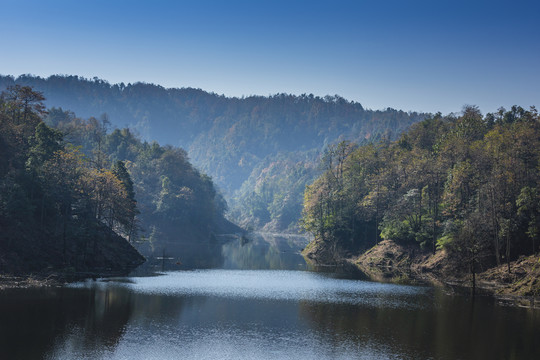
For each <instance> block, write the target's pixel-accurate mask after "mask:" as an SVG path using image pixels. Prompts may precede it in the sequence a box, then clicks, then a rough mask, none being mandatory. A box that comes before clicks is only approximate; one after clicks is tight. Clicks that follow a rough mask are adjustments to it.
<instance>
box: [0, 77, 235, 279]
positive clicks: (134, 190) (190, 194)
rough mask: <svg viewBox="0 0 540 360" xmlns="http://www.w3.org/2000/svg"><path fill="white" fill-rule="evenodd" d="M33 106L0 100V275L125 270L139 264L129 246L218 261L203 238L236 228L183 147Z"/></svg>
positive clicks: (18, 92)
mask: <svg viewBox="0 0 540 360" xmlns="http://www.w3.org/2000/svg"><path fill="white" fill-rule="evenodd" d="M43 100H44V98H43V96H42V94H41V93H39V92H36V91H33V90H32V89H31V88H30V87H24V86H13V87H9V88H8V89H7V90H6V91H4V92H1V93H0V190H1V191H0V229H2V231H1V232H0V272H7V273H17V274H22V273H25V272H31V271H46V272H48V271H53V272H56V271H60V272H61V273H64V272H69V273H73V272H77V273H88V272H91V273H97V274H104V271H106V272H109V270H111V269H113V270H114V271H116V272H120V271H127V270H129V269H131V268H133V267H134V266H135V265H139V264H140V263H141V262H143V261H144V258H143V257H142V256H141V255H140V254H139V253H138V252H137V251H136V250H135V249H134V248H133V246H135V247H136V248H137V250H139V251H140V252H141V253H142V254H143V255H145V256H148V257H149V258H155V257H156V256H157V255H159V256H163V254H164V253H165V252H166V253H167V255H168V256H169V257H170V256H175V257H179V256H182V263H184V264H185V265H186V266H193V265H194V264H195V263H196V264H198V265H200V266H201V265H207V264H208V263H209V262H212V261H214V258H216V259H217V260H216V261H219V257H218V256H217V257H216V256H214V257H213V258H210V257H211V256H212V255H215V254H213V253H212V251H213V248H212V247H211V246H210V245H211V244H210V242H211V240H215V239H216V235H219V234H220V233H234V232H238V231H240V229H239V228H237V227H236V226H234V225H233V224H231V223H229V222H228V221H226V220H225V219H224V218H223V212H224V210H225V207H226V204H225V201H224V200H223V198H222V197H221V196H220V194H219V193H217V192H216V190H215V187H214V184H213V183H212V181H211V179H210V178H209V177H208V176H207V175H205V174H203V173H201V172H200V171H198V170H197V169H196V168H195V167H193V166H192V164H191V163H190V162H189V161H188V159H187V154H186V152H185V151H184V150H183V149H181V148H178V147H173V146H160V145H159V144H158V143H156V142H152V143H148V142H146V141H141V140H140V139H139V138H137V136H135V135H134V134H133V133H132V132H131V131H130V130H129V129H128V128H124V129H121V130H119V129H114V130H112V131H109V130H108V126H107V121H106V119H105V118H102V119H100V120H98V119H96V118H94V117H90V118H89V119H81V118H79V117H76V116H75V115H74V114H73V113H72V112H68V111H63V110H60V109H58V108H51V109H49V110H46V109H45V106H44V105H43ZM126 239H127V240H129V241H130V242H131V245H130V244H129V243H128V242H126ZM145 240H146V241H145ZM212 243H216V241H213V242H212ZM132 245H133V246H132ZM192 248H197V251H191V252H190V251H189V250H190V249H192ZM199 248H200V249H199ZM218 255H219V254H218ZM107 269H109V270H107ZM126 273H127V272H126Z"/></svg>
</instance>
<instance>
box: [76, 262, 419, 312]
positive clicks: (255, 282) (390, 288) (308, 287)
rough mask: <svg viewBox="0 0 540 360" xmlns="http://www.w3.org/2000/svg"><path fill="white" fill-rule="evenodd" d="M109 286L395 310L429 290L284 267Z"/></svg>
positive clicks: (203, 273)
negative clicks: (284, 268) (336, 277)
mask: <svg viewBox="0 0 540 360" xmlns="http://www.w3.org/2000/svg"><path fill="white" fill-rule="evenodd" d="M111 285H113V286H122V287H127V288H129V289H130V290H131V291H133V292H136V293H144V294H153V295H166V296H212V297H226V298H242V299H259V300H280V301H310V302H322V303H341V304H351V305H364V306H376V307H381V306H384V307H393V308H396V307H400V308H403V307H407V308H409V307H414V308H418V306H419V303H418V301H414V302H411V301H408V300H409V299H410V298H412V297H415V296H418V295H421V294H422V293H424V292H426V291H427V288H424V287H417V286H405V285H395V284H383V283H376V282H369V281H363V280H350V279H335V278H331V277H328V276H325V275H324V274H321V273H313V272H307V271H287V270H194V271H175V272H167V273H164V274H163V275H161V276H154V277H137V278H131V279H130V281H128V282H126V281H123V282H114V281H113V282H111V281H109V282H108V283H107V284H106V285H105V286H111ZM74 286H95V284H94V285H93V284H90V283H86V284H77V285H74ZM98 286H103V284H99V285H98Z"/></svg>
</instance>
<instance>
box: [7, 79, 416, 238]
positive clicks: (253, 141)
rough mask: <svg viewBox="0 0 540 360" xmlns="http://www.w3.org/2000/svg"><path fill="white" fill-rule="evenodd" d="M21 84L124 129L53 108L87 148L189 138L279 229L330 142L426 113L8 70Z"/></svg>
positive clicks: (287, 223)
mask: <svg viewBox="0 0 540 360" xmlns="http://www.w3.org/2000/svg"><path fill="white" fill-rule="evenodd" d="M14 84H21V85H31V86H34V87H35V88H36V89H41V90H43V91H44V92H45V94H46V95H47V98H48V100H47V101H48V104H49V105H50V106H62V107H64V108H69V109H71V110H72V111H74V112H75V113H77V114H78V115H79V116H82V117H83V118H89V117H91V116H95V115H96V114H100V113H102V112H105V113H107V114H108V115H109V116H110V119H111V122H112V125H113V126H116V127H117V128H118V129H116V130H113V131H112V133H110V134H109V135H107V136H106V138H105V139H104V137H105V136H104V130H106V128H107V124H106V123H105V122H104V121H103V120H106V119H102V118H99V119H95V118H94V119H93V120H92V121H86V122H85V124H83V123H82V122H81V121H80V119H79V122H78V123H77V120H76V118H75V116H74V114H73V113H71V112H69V111H63V110H62V109H61V108H53V109H51V110H50V112H49V115H48V116H47V118H46V122H47V124H50V125H54V126H55V127H56V128H58V129H61V130H62V131H63V132H64V133H65V134H66V141H68V142H73V143H77V144H82V146H83V147H82V151H83V152H84V153H85V154H88V155H90V154H91V153H90V151H91V150H93V149H100V150H101V151H103V152H104V153H106V154H107V155H109V156H110V157H111V160H113V161H116V160H123V161H125V160H129V161H131V162H136V161H138V160H137V159H140V155H141V154H140V151H139V150H138V149H137V148H138V145H137V142H138V139H137V138H136V137H135V136H134V135H133V132H136V133H138V134H140V136H141V137H142V138H143V139H145V140H147V141H151V140H157V141H159V142H160V143H161V144H174V145H179V146H182V147H183V148H185V149H187V150H189V154H190V157H191V159H192V160H193V163H194V164H196V165H197V167H198V168H200V169H201V170H202V171H204V172H205V173H207V174H208V175H210V176H211V177H212V178H213V180H214V182H215V183H216V184H217V185H218V186H219V187H220V188H221V189H223V192H224V194H225V195H226V196H227V200H228V201H229V203H230V204H231V213H230V216H231V217H232V218H233V219H235V220H236V221H237V222H238V223H240V224H244V225H246V226H248V225H249V226H251V227H256V228H263V227H264V228H265V229H271V230H277V231H282V230H284V229H287V228H291V229H292V228H295V224H296V223H297V221H298V217H299V214H300V209H301V202H302V193H303V191H304V188H305V185H307V184H309V183H311V182H312V181H313V180H314V178H315V176H317V175H318V174H319V173H318V172H317V171H316V168H317V163H318V161H319V159H318V157H319V155H320V153H322V152H323V151H324V149H326V148H327V147H328V145H329V144H332V143H334V142H336V141H339V140H342V139H348V140H350V141H355V142H357V143H365V142H377V141H379V140H381V139H386V140H393V139H394V138H395V137H396V136H397V135H398V134H400V133H401V132H402V131H404V130H405V129H406V128H407V127H409V126H410V125H411V124H413V123H415V122H417V121H419V120H422V119H423V118H424V117H425V114H418V113H414V112H410V113H408V112H404V111H398V110H395V109H390V108H388V109H385V110H380V111H372V110H368V109H364V108H363V107H362V105H361V104H359V103H356V102H352V101H347V100H345V99H343V98H342V97H340V96H337V95H335V96H325V97H318V96H314V95H312V94H309V95H308V94H303V95H299V96H295V95H289V94H276V95H273V96H269V97H263V96H250V97H246V98H226V97H224V96H219V95H216V94H212V93H207V92H205V91H202V90H199V89H190V88H183V89H165V88H163V87H160V86H157V85H152V84H143V83H136V84H127V85H124V84H114V85H113V84H109V83H107V82H106V81H103V80H100V79H84V78H81V77H77V76H59V75H55V76H51V77H49V78H47V79H43V78H40V77H34V76H21V77H19V78H17V79H13V78H11V77H2V76H0V88H1V87H2V85H14ZM91 119H92V118H91ZM125 127H129V128H130V129H132V130H127V129H125ZM122 128H124V129H122ZM132 131H133V132H132ZM0 146H1V144H0ZM278 166H279V167H280V168H277V167H278ZM268 171H271V172H272V173H273V174H274V175H275V177H274V176H270V175H269V174H268ZM277 172H281V174H279V176H277ZM282 179H283V180H282ZM263 184H264V185H263ZM263 188H264V191H265V192H266V193H263V192H262V189H263ZM246 206H247V207H248V208H247V209H246ZM251 207H253V208H251Z"/></svg>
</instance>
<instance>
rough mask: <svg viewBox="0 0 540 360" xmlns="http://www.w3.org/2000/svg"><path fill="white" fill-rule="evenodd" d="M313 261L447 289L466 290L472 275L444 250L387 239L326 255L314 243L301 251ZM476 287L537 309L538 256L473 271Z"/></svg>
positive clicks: (539, 286) (539, 289)
mask: <svg viewBox="0 0 540 360" xmlns="http://www.w3.org/2000/svg"><path fill="white" fill-rule="evenodd" d="M303 255H304V256H305V258H306V260H308V261H311V262H313V263H318V264H322V263H332V262H333V263H336V262H339V261H346V262H349V263H351V264H354V265H355V266H356V267H358V268H359V269H360V270H361V271H362V272H363V273H364V274H366V275H367V276H368V277H369V278H370V279H372V280H374V281H379V282H392V283H408V284H411V283H424V284H426V283H427V284H430V285H435V286H443V287H445V288H447V289H449V290H451V291H462V292H470V290H471V288H472V277H471V275H470V274H468V273H464V272H463V271H462V270H461V269H459V268H457V267H456V266H455V265H454V264H452V262H450V261H449V259H448V256H447V254H446V252H445V251H437V252H436V253H435V254H432V253H430V252H423V251H421V250H419V249H418V247H415V246H403V245H400V244H396V243H395V242H393V241H391V240H384V241H381V242H380V243H379V244H377V245H376V246H374V247H372V248H371V249H369V250H368V251H366V252H364V253H363V254H361V255H355V256H354V255H351V254H337V255H330V252H329V251H328V249H324V248H323V247H321V246H320V244H317V243H311V244H310V245H309V246H308V247H306V249H304V251H303ZM476 290H477V293H480V294H489V295H493V296H495V297H496V298H497V299H498V300H500V301H501V302H504V303H508V304H510V305H517V306H526V307H535V308H540V256H538V255H536V256H522V257H520V258H519V259H518V260H515V261H513V262H511V263H510V272H509V271H508V265H507V264H502V265H500V266H497V267H494V268H490V269H481V271H480V272H479V273H477V274H476Z"/></svg>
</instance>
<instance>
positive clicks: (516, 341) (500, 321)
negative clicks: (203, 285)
mask: <svg viewBox="0 0 540 360" xmlns="http://www.w3.org/2000/svg"><path fill="white" fill-rule="evenodd" d="M388 296H393V295H388ZM481 300H482V301H480V302H478V301H477V302H476V303H471V302H470V301H469V300H467V299H465V298H463V297H453V296H448V295H445V294H443V293H442V292H441V291H436V292H435V298H434V305H433V306H431V301H433V300H432V299H429V298H425V299H420V301H422V303H421V304H419V305H420V306H419V307H414V306H413V307H412V308H410V309H409V308H403V307H401V308H393V307H385V306H367V307H360V306H355V305H348V304H329V303H313V302H302V303H301V304H300V307H299V314H300V317H301V318H303V319H304V320H305V321H306V322H308V323H309V324H310V326H311V327H312V328H313V330H314V333H315V334H318V335H319V336H320V337H321V341H329V340H328V336H332V340H331V341H336V342H343V341H348V340H350V341H354V342H357V343H359V349H361V348H362V346H363V345H364V346H365V347H366V348H367V347H371V346H373V343H374V342H375V343H376V344H381V345H383V346H385V347H388V346H389V347H391V353H394V354H404V355H405V357H406V358H408V357H409V356H410V357H411V358H437V359H458V358H470V359H510V358H516V359H522V358H527V357H528V356H530V354H538V353H539V351H540V344H538V343H537V342H535V341H534V340H533V339H534V336H533V334H535V332H536V331H537V330H538V329H539V326H540V318H538V316H536V317H535V314H534V313H533V311H531V310H524V309H513V308H503V307H497V306H495V305H494V304H492V303H491V302H492V300H487V299H481ZM486 302H490V303H489V304H486ZM426 304H429V305H427V307H428V308H425V306H426ZM423 307H424V308H423ZM527 311H529V312H530V313H529V314H526V312H527ZM511 314H513V315H511ZM536 315H538V314H536ZM535 329H536V330H535Z"/></svg>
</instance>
